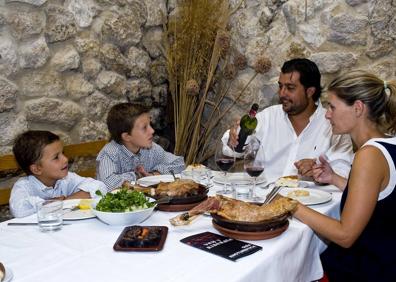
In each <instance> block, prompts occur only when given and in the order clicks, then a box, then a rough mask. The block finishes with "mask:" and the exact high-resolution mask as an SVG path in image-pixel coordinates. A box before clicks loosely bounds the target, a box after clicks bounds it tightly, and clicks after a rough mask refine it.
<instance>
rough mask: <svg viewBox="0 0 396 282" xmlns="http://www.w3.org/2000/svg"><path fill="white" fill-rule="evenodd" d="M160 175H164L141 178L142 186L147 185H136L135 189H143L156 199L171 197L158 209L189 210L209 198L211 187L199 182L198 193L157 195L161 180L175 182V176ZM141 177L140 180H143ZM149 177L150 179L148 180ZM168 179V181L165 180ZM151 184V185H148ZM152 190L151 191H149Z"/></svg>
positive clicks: (169, 210) (170, 210) (159, 205)
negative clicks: (156, 191) (156, 190)
mask: <svg viewBox="0 0 396 282" xmlns="http://www.w3.org/2000/svg"><path fill="white" fill-rule="evenodd" d="M159 176H163V177H162V178H161V177H157V176H155V177H154V176H153V177H152V178H150V177H151V176H149V177H144V178H141V179H143V181H140V182H139V181H138V185H139V186H140V185H141V184H145V186H144V187H143V189H141V188H142V187H139V186H136V185H135V186H134V189H135V190H137V191H141V192H143V193H146V194H148V196H150V197H152V198H154V199H156V200H160V199H162V198H169V199H168V202H167V203H164V204H158V206H157V209H158V210H161V211H168V212H178V211H187V210H190V209H192V208H193V207H195V206H196V205H198V204H199V203H201V202H202V201H204V200H206V199H207V198H208V192H209V188H207V187H206V186H205V185H203V184H199V183H197V184H198V189H197V194H194V195H185V196H169V197H168V196H163V195H155V189H156V188H157V186H158V184H159V183H160V182H173V181H174V178H173V176H171V177H172V179H170V178H169V177H168V176H166V175H159ZM141 179H139V180H141ZM147 179H148V181H147ZM163 180H166V181H163ZM147 184H150V185H147ZM147 188H151V189H150V190H147ZM148 191H150V192H148ZM152 192H154V195H153V194H152Z"/></svg>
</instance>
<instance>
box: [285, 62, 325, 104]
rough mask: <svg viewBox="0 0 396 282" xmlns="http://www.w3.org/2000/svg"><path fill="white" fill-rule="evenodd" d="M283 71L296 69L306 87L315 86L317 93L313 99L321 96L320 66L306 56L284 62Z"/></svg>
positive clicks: (315, 99)
mask: <svg viewBox="0 0 396 282" xmlns="http://www.w3.org/2000/svg"><path fill="white" fill-rule="evenodd" d="M281 71H282V73H292V72H294V71H296V72H298V73H299V74H300V82H301V84H302V85H303V86H304V87H305V89H307V88H309V87H315V93H314V95H313V96H312V99H313V100H314V101H315V102H316V101H318V100H319V98H320V94H321V93H322V87H321V86H320V76H321V75H320V72H319V69H318V66H317V65H316V64H315V63H314V62H312V61H310V60H308V59H305V58H299V59H292V60H290V61H287V62H285V63H284V64H283V66H282V69H281Z"/></svg>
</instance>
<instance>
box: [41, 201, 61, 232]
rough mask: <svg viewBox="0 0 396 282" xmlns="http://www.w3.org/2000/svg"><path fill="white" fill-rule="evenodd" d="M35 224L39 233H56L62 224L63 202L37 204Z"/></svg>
mask: <svg viewBox="0 0 396 282" xmlns="http://www.w3.org/2000/svg"><path fill="white" fill-rule="evenodd" d="M37 222H38V226H39V229H40V231H42V232H48V231H58V230H60V229H62V224H63V202H62V201H59V200H47V201H41V202H38V203H37Z"/></svg>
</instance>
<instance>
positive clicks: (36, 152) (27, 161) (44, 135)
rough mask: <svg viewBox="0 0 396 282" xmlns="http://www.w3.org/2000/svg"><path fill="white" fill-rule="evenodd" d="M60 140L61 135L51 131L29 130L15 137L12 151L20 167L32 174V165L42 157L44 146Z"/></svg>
mask: <svg viewBox="0 0 396 282" xmlns="http://www.w3.org/2000/svg"><path fill="white" fill-rule="evenodd" d="M59 140H60V139H59V136H58V135H56V134H54V133H52V132H50V131H44V130H29V131H26V132H24V133H22V134H20V135H18V136H17V137H16V138H15V141H14V146H13V147H12V151H13V153H14V156H15V159H16V161H17V163H18V165H19V167H20V168H21V169H22V170H23V171H24V172H25V173H26V174H27V175H31V174H33V173H32V172H31V171H30V166H31V165H32V164H34V163H36V162H37V161H39V160H40V159H41V157H42V152H43V149H44V147H45V146H47V145H49V144H52V143H54V142H55V141H59Z"/></svg>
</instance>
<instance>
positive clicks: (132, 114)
mask: <svg viewBox="0 0 396 282" xmlns="http://www.w3.org/2000/svg"><path fill="white" fill-rule="evenodd" d="M148 112H149V109H148V108H146V107H144V106H142V105H139V104H133V103H121V104H117V105H114V106H113V107H112V108H111V109H110V111H109V114H108V115H107V128H108V130H109V132H110V139H111V140H114V141H115V142H117V143H118V144H122V138H121V134H122V133H124V132H126V133H130V132H131V130H132V128H133V126H134V125H135V121H136V119H137V118H138V117H139V116H140V115H141V114H144V113H148Z"/></svg>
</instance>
